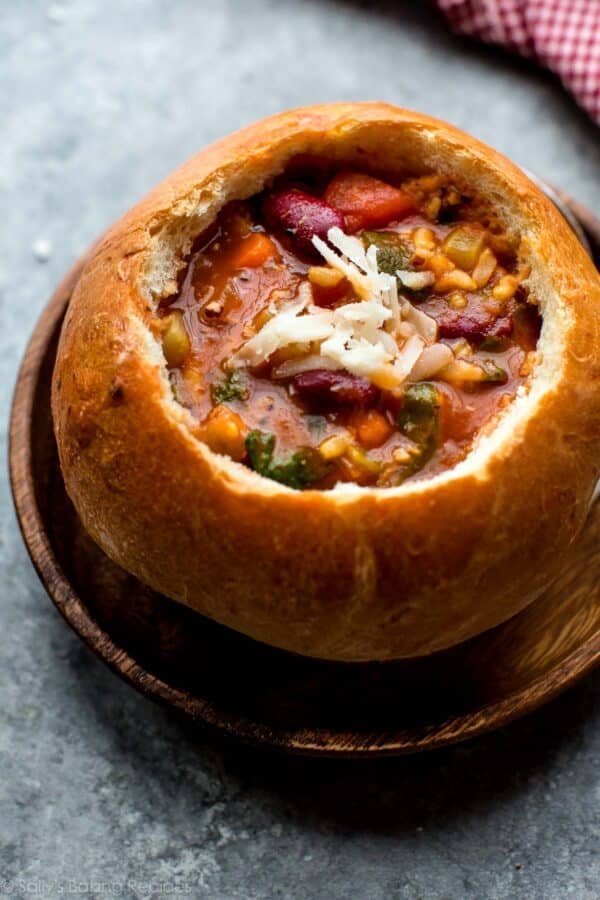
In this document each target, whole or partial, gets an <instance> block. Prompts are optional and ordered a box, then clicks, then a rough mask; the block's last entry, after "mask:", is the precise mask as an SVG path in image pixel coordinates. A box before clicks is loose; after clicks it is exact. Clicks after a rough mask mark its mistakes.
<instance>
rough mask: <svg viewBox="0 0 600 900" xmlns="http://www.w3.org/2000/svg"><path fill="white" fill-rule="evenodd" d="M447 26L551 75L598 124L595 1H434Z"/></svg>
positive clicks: (599, 1)
mask: <svg viewBox="0 0 600 900" xmlns="http://www.w3.org/2000/svg"><path fill="white" fill-rule="evenodd" d="M437 3H438V6H439V8H440V9H441V10H442V12H443V13H444V15H445V16H446V18H447V20H448V22H449V23H450V25H451V26H452V28H453V29H454V30H455V31H457V32H459V33H460V34H468V35H471V36H473V37H478V38H480V39H481V40H484V41H487V42H489V43H492V44H500V45H502V46H504V47H507V48H508V49H510V50H516V51H517V52H518V53H520V54H521V55H522V56H528V57H530V58H533V59H536V60H538V61H539V62H540V63H542V64H543V65H545V66H547V68H549V69H551V70H552V71H553V72H555V73H556V74H557V75H558V76H559V77H560V79H561V80H562V82H563V84H564V85H565V87H566V88H567V89H568V90H569V91H571V93H572V94H574V96H575V98H576V99H577V101H578V103H579V104H580V105H581V106H582V107H583V108H584V109H586V110H587V112H588V113H589V114H590V116H591V117H592V119H594V120H595V121H596V122H597V123H598V124H600V0H437Z"/></svg>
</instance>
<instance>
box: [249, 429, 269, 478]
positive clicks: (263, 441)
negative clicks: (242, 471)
mask: <svg viewBox="0 0 600 900" xmlns="http://www.w3.org/2000/svg"><path fill="white" fill-rule="evenodd" d="M274 449H275V435H274V434H269V433H268V432H266V431H258V429H255V430H254V431H251V432H250V434H249V435H248V437H247V438H246V450H247V451H248V457H249V459H250V468H251V469H254V471H255V472H258V474H259V475H267V472H268V470H269V468H270V466H271V462H272V459H273V450H274Z"/></svg>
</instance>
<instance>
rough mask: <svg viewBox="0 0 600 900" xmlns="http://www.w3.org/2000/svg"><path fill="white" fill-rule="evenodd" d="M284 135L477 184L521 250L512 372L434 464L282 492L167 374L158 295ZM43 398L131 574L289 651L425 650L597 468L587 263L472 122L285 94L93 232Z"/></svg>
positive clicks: (514, 585) (516, 565) (569, 519)
mask: <svg viewBox="0 0 600 900" xmlns="http://www.w3.org/2000/svg"><path fill="white" fill-rule="evenodd" d="M299 153H310V154H318V155H322V156H324V157H326V158H330V159H336V160H340V161H341V162H343V163H344V164H349V165H360V166H361V167H362V168H363V169H367V170H368V169H373V170H375V171H381V170H385V171H389V172H391V173H393V172H395V171H400V170H402V171H405V170H410V171H412V172H415V173H421V172H427V171H430V170H435V171H438V172H442V173H446V174H449V175H451V176H452V177H453V178H454V179H456V180H457V181H459V182H460V183H463V184H466V185H471V186H473V185H474V186H476V188H477V190H478V191H479V192H482V193H483V194H485V195H486V196H487V197H488V198H489V199H490V201H491V202H492V203H493V204H494V206H495V209H496V210H497V214H498V217H499V219H500V220H501V222H502V224H503V227H504V228H505V229H506V230H507V231H509V232H510V233H511V234H513V235H514V236H516V238H517V239H518V240H519V242H520V254H521V256H522V257H523V258H524V259H525V260H526V261H527V263H528V265H530V267H531V274H530V276H529V282H528V283H529V285H530V287H531V288H532V290H534V291H535V293H536V296H537V297H538V299H539V305H540V309H541V312H542V315H543V329H542V333H541V337H540V341H539V344H538V350H539V362H538V365H537V367H536V369H535V370H534V372H533V375H532V377H531V379H530V383H529V387H528V389H527V390H522V391H520V393H519V396H518V397H517V398H516V399H515V401H514V402H513V403H512V404H511V405H510V406H509V407H508V408H507V409H506V410H505V412H504V414H503V415H502V417H501V418H500V420H499V421H498V422H497V423H496V425H495V428H494V429H493V430H492V431H491V432H489V433H487V434H485V435H483V436H482V437H481V438H480V439H479V440H478V442H477V444H476V446H475V448H474V449H473V450H472V452H471V453H470V454H469V455H468V456H467V457H466V459H464V460H463V461H462V462H460V463H459V464H458V465H456V466H455V467H454V468H453V469H451V470H449V471H447V472H444V473H442V474H440V475H437V476H435V477H433V478H431V479H429V480H424V481H418V482H414V483H408V484H405V485H402V486H400V487H396V488H385V489H381V488H362V487H356V486H353V485H350V486H340V487H339V488H337V489H336V490H333V491H327V492H324V491H317V490H307V491H304V492H301V491H295V490H292V489H290V488H288V487H285V486H283V485H280V484H277V483H275V482H273V481H270V480H267V479H265V478H263V477H262V476H260V475H258V474H256V473H255V472H252V471H250V470H249V469H248V468H246V467H245V466H243V465H241V464H239V463H236V462H233V461H232V460H231V459H229V458H227V457H225V456H220V455H217V454H215V453H214V452H212V451H211V450H209V448H208V447H207V446H206V445H205V444H204V443H203V442H202V441H200V440H199V439H198V438H197V436H196V434H195V426H196V423H195V422H194V420H193V418H192V416H191V414H190V412H189V411H188V410H187V409H186V408H184V407H183V406H181V405H180V404H178V403H177V401H176V400H175V399H174V398H173V395H172V393H171V390H170V387H169V381H168V378H167V373H166V366H165V359H164V357H163V354H162V350H161V345H160V343H159V342H158V341H157V340H156V338H155V336H154V331H153V329H152V327H151V326H152V323H153V318H154V317H155V315H156V309H157V305H158V304H159V302H160V301H161V299H163V298H164V297H165V296H168V295H169V294H170V293H172V292H173V291H174V290H175V289H176V286H177V275H178V272H179V271H180V269H181V268H182V266H183V264H184V258H185V256H186V254H187V253H188V252H189V250H190V248H191V246H192V243H193V241H194V238H195V237H196V236H197V235H198V234H200V233H201V232H202V231H203V230H204V229H205V228H206V227H207V226H208V225H209V224H210V223H211V222H212V221H213V220H214V218H215V216H216V214H217V213H218V211H219V210H220V209H221V208H222V207H223V206H224V204H225V203H227V202H228V201H230V200H232V199H235V198H245V197H249V196H251V195H253V194H255V193H256V192H258V191H259V190H261V188H262V187H263V186H264V184H265V182H266V181H267V180H268V179H269V178H271V177H272V176H273V175H276V174H278V173H279V172H281V171H282V170H283V169H284V167H285V165H286V163H287V161H288V160H289V159H290V158H291V157H292V156H294V155H296V154H299ZM52 411H53V417H54V424H55V433H56V440H57V444H58V449H59V454H60V462H61V467H62V472H63V475H64V479H65V484H66V487H67V490H68V493H69V496H70V497H71V499H72V501H73V503H74V504H75V507H76V509H77V512H78V514H79V516H80V517H81V520H82V522H83V524H84V526H85V528H86V529H87V531H88V532H89V533H90V535H91V536H92V537H93V539H94V540H95V541H96V542H97V543H98V544H99V545H100V546H101V547H102V548H103V550H104V551H105V552H106V553H107V554H108V556H109V557H111V559H113V560H114V561H115V562H117V563H118V564H119V565H121V566H123V567H124V568H125V569H127V570H129V571H130V572H132V573H133V574H134V575H135V576H137V577H138V578H139V579H141V580H142V581H143V582H145V583H147V584H149V585H150V586H152V587H153V588H154V589H156V590H158V591H160V592H162V593H164V594H166V595H168V596H169V597H171V598H173V599H174V600H177V601H179V602H182V603H185V604H187V605H188V606H190V607H192V608H193V609H195V610H197V611H198V612H200V613H202V614H203V615H206V616H209V617H210V618H212V619H215V620H217V621H218V622H221V623H224V624H225V625H228V626H230V627H232V628H234V629H237V630H238V631H241V632H243V633H244V634H247V635H249V636H251V637H253V638H256V639H258V640H260V641H264V642H266V643H268V644H272V645H275V646H277V647H280V648H283V649H286V650H289V651H293V652H296V653H300V654H304V655H308V656H314V657H320V658H324V659H330V660H340V661H342V660H343V661H364V660H390V659H398V658H401V657H412V656H418V655H424V654H430V653H432V652H434V651H437V650H441V649H443V648H446V647H449V646H451V645H453V644H456V643H458V642H460V641H462V640H464V639H466V638H469V637H471V636H473V635H476V634H478V633H480V632H482V631H484V630H485V629H488V628H491V627H492V626H494V625H497V624H498V623H500V622H502V621H504V620H506V619H507V618H509V617H510V616H512V615H514V614H515V613H517V612H518V611H519V610H521V609H522V608H523V607H525V606H526V605H527V604H529V603H530V602H531V601H532V600H534V599H535V598H536V597H538V596H539V595H540V593H541V592H542V591H543V590H544V588H545V587H546V586H547V585H548V584H549V582H550V581H552V579H553V578H554V577H555V576H556V575H557V573H558V572H559V571H560V568H561V565H562V562H563V560H564V559H565V555H566V553H567V551H568V549H569V545H570V544H571V542H572V541H573V540H574V539H575V538H576V536H577V534H578V532H579V530H580V528H581V526H582V523H583V521H584V519H585V516H586V514H587V511H588V508H589V505H590V501H591V497H592V493H593V490H594V486H595V484H596V482H597V479H598V475H599V471H600V278H599V276H598V273H597V272H596V270H595V268H594V266H593V264H592V262H591V261H590V259H589V258H588V256H587V255H586V253H585V252H584V250H583V248H582V247H581V246H580V244H579V243H578V241H577V239H576V238H575V237H574V235H573V234H572V232H571V231H570V229H569V227H568V225H567V224H566V223H565V221H564V220H563V219H562V217H561V216H560V214H559V213H558V212H557V211H556V210H555V208H554V207H553V206H552V204H551V203H550V202H549V201H548V200H547V199H546V198H545V197H544V196H543V195H542V194H541V193H540V191H539V190H538V189H537V188H536V187H535V186H534V185H533V184H532V183H531V182H530V181H529V180H528V179H527V178H526V177H525V176H524V175H523V173H522V172H521V171H520V170H519V169H517V168H516V167H515V166H514V165H512V164H511V163H510V162H509V161H508V160H506V159H505V158H504V157H502V156H501V155H499V154H498V153H496V152H495V151H493V150H491V149H490V148H488V147H486V146H485V145H483V144H481V143H479V142H478V141H476V140H474V139H473V138H471V137H469V136H468V135H466V134H464V133H462V132H460V131H458V130H457V129H455V128H453V127H451V126H449V125H446V124H443V123H441V122H439V121H435V120H433V119H430V118H427V117H425V116H421V115H418V114H416V113H413V112H408V111H406V110H402V109H398V108H396V107H393V106H390V105H387V104H382V103H357V104H333V105H325V106H315V107H309V108H306V109H298V110H294V111H291V112H288V113H283V114H281V115H278V116H274V117H273V118H271V119H268V120H266V121H263V122H260V123H257V124H256V125H253V126H251V127H249V128H246V129H244V130H242V131H240V132H238V133H236V134H234V135H232V136H230V137H227V138H225V139H223V140H221V141H219V142H218V143H216V144H214V145H212V146H211V147H208V148H207V149H205V150H203V151H202V152H201V153H199V154H198V155H197V156H196V157H194V158H193V159H192V160H190V161H189V162H188V163H186V164H185V165H184V166H183V167H182V168H180V169H179V170H178V171H176V172H175V173H174V174H172V175H171V176H170V177H169V178H167V179H166V180H165V181H164V182H163V183H162V184H160V185H159V186H158V187H157V188H156V189H155V190H154V191H152V193H151V194H149V195H148V197H146V198H145V199H144V200H143V201H142V202H141V203H139V204H138V205H137V206H136V207H135V208H134V209H133V210H131V211H130V212H129V213H127V214H126V215H125V216H124V217H123V218H122V219H121V220H120V221H119V222H117V223H116V225H114V226H113V227H112V228H111V229H110V230H109V232H108V233H107V234H106V236H105V237H104V238H103V240H102V241H101V242H100V244H99V245H98V246H97V247H96V249H95V250H94V253H93V255H92V257H91V258H90V260H89V261H88V263H87V265H86V267H85V269H84V271H83V274H82V276H81V278H80V280H79V283H78V285H77V287H76V290H75V292H74V294H73V297H72V299H71V302H70V304H69V308H68V311H67V315H66V318H65V322H64V326H63V330H62V335H61V340H60V346H59V350H58V356H57V362H56V368H55V372H54V378H53V385H52Z"/></svg>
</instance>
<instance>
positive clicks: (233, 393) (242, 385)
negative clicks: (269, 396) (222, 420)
mask: <svg viewBox="0 0 600 900" xmlns="http://www.w3.org/2000/svg"><path fill="white" fill-rule="evenodd" d="M211 396H212V401H213V403H214V404H215V405H217V404H219V403H230V402H231V401H232V400H247V399H248V383H247V381H246V378H245V377H244V375H243V374H242V372H237V371H236V372H230V373H229V374H228V375H227V376H226V378H225V379H224V380H223V381H221V382H219V383H218V384H213V385H212V387H211Z"/></svg>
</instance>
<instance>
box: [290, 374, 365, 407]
mask: <svg viewBox="0 0 600 900" xmlns="http://www.w3.org/2000/svg"><path fill="white" fill-rule="evenodd" d="M292 385H293V388H294V390H295V392H296V393H297V394H298V396H299V397H300V399H301V400H303V401H304V402H306V403H309V404H312V405H314V406H319V407H331V406H362V407H365V406H372V405H373V403H375V401H376V399H377V395H378V390H377V388H376V387H375V385H373V384H371V382H370V381H367V379H366V378H360V377H359V376H358V375H352V374H351V373H350V372H345V371H340V372H332V371H331V370H330V369H313V370H312V371H311V372H302V373H301V374H300V375H295V376H294V377H293V378H292Z"/></svg>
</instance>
